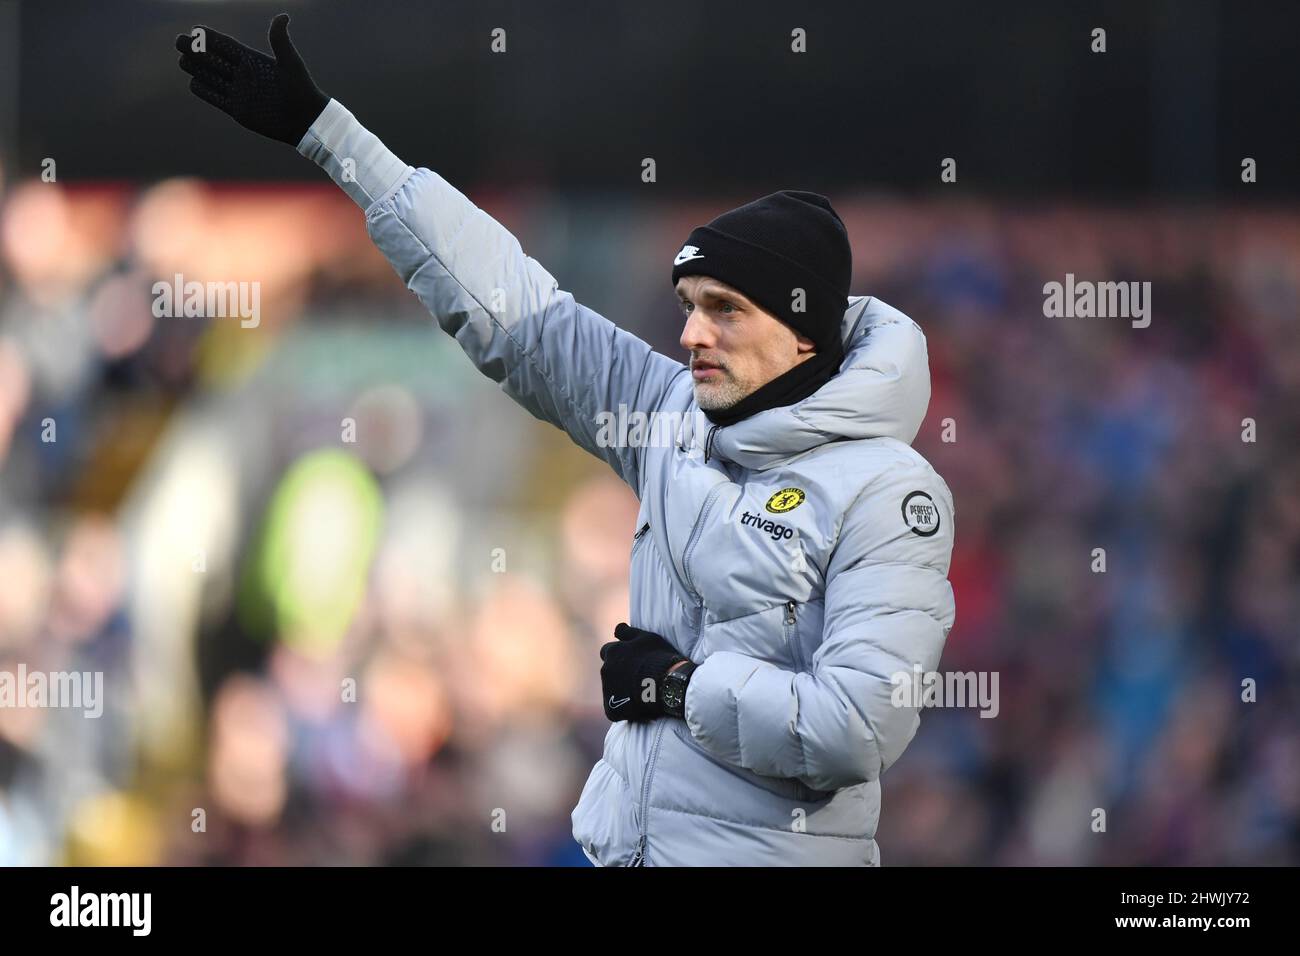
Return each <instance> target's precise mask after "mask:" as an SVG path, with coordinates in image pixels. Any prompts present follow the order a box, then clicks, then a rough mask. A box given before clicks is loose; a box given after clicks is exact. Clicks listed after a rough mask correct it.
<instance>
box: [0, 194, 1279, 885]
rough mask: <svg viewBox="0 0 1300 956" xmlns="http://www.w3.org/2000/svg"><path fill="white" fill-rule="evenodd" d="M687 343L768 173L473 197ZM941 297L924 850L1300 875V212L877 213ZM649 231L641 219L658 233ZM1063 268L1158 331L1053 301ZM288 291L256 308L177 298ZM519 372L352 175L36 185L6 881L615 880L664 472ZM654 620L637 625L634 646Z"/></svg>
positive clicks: (933, 409)
mask: <svg viewBox="0 0 1300 956" xmlns="http://www.w3.org/2000/svg"><path fill="white" fill-rule="evenodd" d="M473 198H474V199H475V201H476V202H478V204H479V205H481V206H483V207H484V208H485V209H487V210H488V211H489V212H491V213H492V214H493V215H494V216H495V217H496V218H498V219H499V220H500V221H502V222H503V223H504V224H505V225H506V226H508V227H509V228H510V229H511V230H512V231H514V232H515V234H516V235H517V236H519V237H520V239H521V241H522V242H523V244H524V247H525V249H526V250H527V251H528V252H529V254H530V255H532V256H534V257H535V258H537V259H538V260H539V261H540V262H542V264H543V265H544V266H546V267H547V268H548V269H549V270H550V271H551V272H552V274H554V275H555V276H556V277H557V278H558V279H559V281H560V284H561V286H562V287H563V288H565V289H567V290H569V291H572V292H573V293H574V294H575V296H576V297H577V298H578V299H579V300H580V301H582V302H583V303H584V304H586V305H588V306H590V307H592V308H594V309H596V311H598V312H600V313H602V314H604V315H606V316H607V317H609V318H611V319H612V320H614V321H615V322H618V323H619V324H620V325H622V326H624V327H626V328H628V329H630V330H631V331H634V332H636V333H637V334H639V335H641V336H642V337H644V338H646V339H647V340H648V341H650V342H651V343H652V344H653V345H655V346H656V347H657V348H659V349H660V350H661V351H664V352H666V353H667V354H669V355H672V356H674V357H680V349H679V348H678V346H677V336H678V334H679V332H680V313H679V312H678V310H677V309H676V307H675V303H674V301H673V296H672V292H671V284H670V278H669V273H670V269H671V266H670V265H669V261H670V258H671V254H672V251H673V250H675V249H676V248H677V247H678V246H679V245H680V242H681V240H682V238H683V237H684V236H685V235H686V234H687V232H689V229H690V228H691V226H693V225H695V224H698V223H700V222H706V221H708V220H709V219H710V218H712V217H713V216H714V215H716V214H717V213H718V212H720V211H722V210H723V209H727V208H731V207H732V206H735V205H737V204H739V203H740V202H743V201H746V200H747V199H749V198H752V197H747V196H734V197H730V196H729V197H718V198H717V200H716V201H715V202H710V203H699V202H695V203H665V204H653V205H652V204H626V205H625V204H611V203H609V202H606V201H601V200H597V199H594V198H592V199H586V200H580V199H576V198H575V199H572V200H569V199H562V198H561V197H559V196H556V195H548V194H544V193H542V194H528V195H524V196H514V195H509V196H507V195H496V194H493V193H491V192H488V193H485V194H478V193H475V194H474V195H473ZM833 199H834V201H835V202H836V206H837V209H839V211H840V212H841V214H842V215H843V217H844V219H845V221H846V223H847V225H848V227H849V233H850V238H851V239H852V241H853V246H854V252H855V276H854V284H853V288H854V292H855V293H859V294H874V295H878V296H880V297H881V298H882V299H884V300H885V301H887V302H889V303H890V304H892V305H894V306H896V307H898V308H900V309H902V310H903V311H904V312H906V313H908V314H909V315H911V316H912V317H913V318H914V319H916V321H917V322H919V323H920V324H921V326H922V328H923V329H924V330H925V331H926V333H927V336H928V339H929V348H930V362H931V373H932V377H933V383H934V392H933V399H932V402H931V406H930V412H929V416H928V417H927V419H926V422H925V424H924V426H923V428H922V431H921V434H920V436H918V438H917V440H916V446H917V448H918V450H919V451H921V452H922V454H924V455H926V456H927V457H928V458H929V459H930V460H931V462H932V463H933V464H934V466H935V467H936V469H937V470H938V471H939V472H940V473H941V474H942V475H943V476H944V477H945V479H946V480H947V482H948V484H949V486H950V487H951V488H952V490H953V493H954V497H955V500H956V505H957V515H956V526H957V534H956V548H955V551H954V555H953V565H952V573H951V579H952V582H953V586H954V589H955V592H956V598H957V624H956V627H955V628H954V630H953V631H952V634H951V636H950V638H949V641H948V645H947V648H946V651H945V654H944V658H943V661H942V665H941V666H942V668H943V669H945V670H960V671H981V670H982V671H996V672H997V673H998V674H999V677H1000V680H999V690H1000V701H999V713H998V715H997V717H996V718H993V719H982V718H981V717H980V716H979V712H978V710H976V709H973V708H972V709H964V710H958V709H952V710H943V709H933V710H929V711H927V712H926V713H925V714H924V716H923V718H922V723H921V729H920V731H919V732H918V734H917V736H916V738H915V739H914V741H913V742H912V745H911V747H910V748H909V749H908V751H907V752H906V753H905V754H904V756H903V757H902V758H901V759H900V760H899V762H898V763H897V764H896V765H895V766H894V767H893V768H891V770H890V771H889V772H888V773H886V775H885V776H884V778H883V811H882V820H881V829H880V832H879V834H878V840H879V842H880V846H881V851H882V857H883V860H884V862H885V863H887V864H980V863H991V864H1070V863H1082V864H1202V865H1204V864H1233V863H1236V864H1261V863H1262V864H1290V865H1294V864H1296V863H1297V862H1300V830H1298V825H1300V734H1298V733H1297V731H1298V730H1300V707H1298V706H1297V704H1300V700H1298V699H1297V680H1296V677H1297V670H1298V669H1300V660H1298V658H1297V640H1296V638H1297V621H1298V620H1300V441H1297V439H1298V438H1300V401H1297V398H1298V397H1300V324H1298V323H1297V317H1298V316H1300V210H1288V211H1284V212H1275V211H1268V210H1265V209H1249V208H1243V209H1232V210H1227V209H1214V208H1194V207H1186V208H1182V207H1168V206H1162V207H1152V208H1131V207H1125V208H1122V209H1121V208H1109V207H1082V206H1079V205H1069V204H1063V203H1062V204H1054V203H1044V204H1035V205H1032V206H1030V205H1024V206H1015V205H1002V204H994V203H987V202H969V203H951V202H937V201H933V200H909V201H906V202H904V201H902V200H899V199H892V198H881V197H877V196H866V195H864V196H859V197H853V196H843V197H841V196H835V197H833ZM632 223H635V228H633V229H629V228H628V226H629V224H632ZM1067 273H1072V274H1074V275H1075V276H1077V277H1079V278H1090V279H1097V280H1122V281H1150V282H1151V284H1152V315H1153V318H1152V322H1151V324H1150V326H1149V327H1147V328H1134V327H1132V325H1131V324H1130V322H1128V321H1127V320H1125V319H1122V318H1048V317H1046V316H1045V315H1044V314H1043V285H1044V283H1047V282H1051V281H1058V282H1060V281H1064V278H1065V276H1066V274H1067ZM176 274H181V275H183V276H184V278H185V279H186V280H192V279H193V280H198V281H207V280H221V281H230V280H234V281H257V282H259V283H260V289H261V317H260V322H259V323H258V324H257V326H256V327H242V326H241V324H240V322H239V321H238V320H237V319H223V318H185V317H174V318H170V317H156V316H155V315H154V314H153V309H152V308H151V303H152V299H153V293H152V291H151V290H152V287H153V283H155V282H157V281H160V280H162V281H167V282H170V281H171V279H172V277H173V276H174V275H176ZM603 469H604V466H603V465H601V464H600V463H598V462H597V461H596V460H595V459H590V458H588V457H587V456H585V455H584V454H583V453H582V452H580V451H579V450H578V449H576V448H575V447H574V446H572V445H571V444H570V443H569V442H568V440H567V439H566V438H565V437H564V436H563V435H562V434H561V433H559V432H558V431H556V430H555V429H552V428H550V427H549V426H547V425H544V424H541V423H539V422H536V421H534V420H533V419H532V418H530V417H529V416H528V415H527V414H526V413H523V412H522V411H520V410H518V409H517V408H516V407H515V406H514V405H513V404H512V403H511V402H510V401H509V400H508V399H506V398H505V397H504V395H502V394H501V392H500V391H499V390H498V389H497V387H496V386H495V385H494V384H493V383H491V382H490V381H488V380H487V379H485V378H483V377H481V376H479V375H478V373H477V372H476V371H474V370H473V368H472V367H471V366H470V364H469V362H468V361H467V360H466V359H465V358H464V357H463V356H462V355H461V354H460V352H459V350H458V348H457V347H456V345H455V343H454V342H453V341H451V340H450V339H448V338H447V337H446V336H444V335H443V334H442V333H441V332H440V331H439V330H438V328H437V327H436V325H434V324H433V322H432V321H431V320H430V319H429V317H428V316H427V315H426V314H425V313H424V311H423V309H422V308H421V307H420V305H419V303H418V302H417V301H415V299H414V298H413V297H412V296H410V294H409V293H407V292H406V290H405V289H403V287H402V283H401V282H400V281H399V280H398V279H397V278H396V276H395V275H394V274H393V272H392V270H391V268H390V267H389V265H388V264H387V262H385V261H384V259H383V257H382V256H381V255H379V253H378V252H376V251H375V250H374V249H373V248H372V247H371V245H370V243H369V241H368V239H367V237H366V234H365V228H364V220H363V217H362V216H361V214H360V212H359V211H358V210H357V209H356V208H355V207H354V206H353V205H352V204H351V203H350V202H349V201H348V200H347V199H346V198H345V197H343V196H342V195H341V194H338V193H337V192H336V191H335V190H334V188H333V187H332V186H329V185H328V184H322V185H321V186H319V188H317V187H304V186H299V185H293V186H287V185H281V184H265V185H257V186H248V185H245V186H217V185H213V184H208V183H202V182H196V181H188V180H176V181H169V182H163V183H158V184H154V185H151V186H148V187H143V188H140V187H131V186H83V185H76V186H64V185H62V184H58V183H45V182H40V181H37V180H30V181H20V182H10V183H8V184H7V186H6V188H5V189H4V191H3V192H2V193H0V671H4V670H9V671H13V670H14V669H15V668H16V667H17V666H18V665H19V664H20V663H21V664H24V665H25V666H26V667H27V668H28V669H29V670H42V671H46V672H54V671H94V672H102V673H103V674H104V682H105V693H104V698H105V700H104V713H103V715H102V716H101V717H99V718H88V717H85V716H84V715H83V714H82V713H81V712H79V711H75V710H68V709H56V708H43V709H41V708H0V864H45V863H76V864H524V865H579V864H585V860H584V859H583V857H582V855H581V852H580V851H579V850H578V847H577V846H576V844H575V843H574V842H573V840H572V838H571V836H570V833H569V826H570V824H569V813H570V811H571V810H572V808H573V806H574V804H575V803H576V801H577V797H578V794H579V793H580V791H581V787H582V784H583V782H584V781H585V779H586V775H587V773H588V771H589V770H590V768H591V765H592V764H593V763H594V762H595V760H596V759H597V757H598V756H599V754H600V750H601V744H602V741H603V738H604V734H605V731H606V730H607V728H608V723H607V722H606V721H605V719H604V717H603V713H602V709H601V706H600V700H599V696H600V691H599V675H598V669H599V659H598V648H599V646H600V645H601V644H602V643H604V642H606V641H607V640H610V639H611V637H612V632H613V628H614V626H615V624H617V623H618V622H619V621H621V620H624V619H625V618H626V614H627V568H628V556H629V552H630V547H631V536H632V533H633V530H634V528H633V524H634V520H635V515H636V502H635V500H634V498H633V495H632V493H631V492H630V491H629V489H627V488H626V487H625V486H623V485H622V484H621V483H620V482H619V481H618V480H617V479H615V478H614V477H613V475H612V474H608V473H606V471H605V470H603ZM633 623H635V622H633Z"/></svg>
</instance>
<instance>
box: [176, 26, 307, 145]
mask: <svg viewBox="0 0 1300 956" xmlns="http://www.w3.org/2000/svg"><path fill="white" fill-rule="evenodd" d="M199 29H202V30H203V31H204V33H205V34H206V36H205V37H204V47H205V49H204V52H202V53H199V52H196V51H195V50H194V44H196V43H197V42H198V40H197V38H195V37H192V36H190V35H189V34H185V33H182V34H180V35H179V36H178V37H176V49H177V50H179V51H180V53H181V57H180V60H179V61H178V62H179V63H180V67H181V69H182V70H184V71H185V72H186V73H188V74H189V75H190V76H192V77H194V79H192V80H190V92H191V93H193V94H194V95H195V96H197V97H198V98H199V99H201V100H206V101H207V102H209V103H211V104H212V105H213V106H215V107H216V108H217V109H219V110H221V111H222V112H223V113H226V114H228V115H229V116H230V117H232V118H233V119H234V120H235V122H236V123H238V124H239V125H240V126H243V127H244V128H245V129H251V130H252V131H253V132H254V133H261V134H262V135H263V136H269V137H271V139H278V140H279V141H280V142H282V143H288V144H289V145H290V146H297V145H298V143H299V142H301V141H302V137H303V134H304V133H306V132H307V130H308V129H309V128H310V127H311V124H312V123H314V122H315V121H316V117H318V116H320V114H321V111H322V110H323V109H325V106H326V105H327V104H328V103H329V101H330V98H329V97H328V96H326V95H325V94H324V93H322V92H321V91H320V89H319V88H318V87H317V86H316V84H315V83H313V82H312V79H311V74H310V73H308V72H307V65H306V64H305V63H303V62H302V57H300V56H299V55H298V51H297V50H295V49H294V48H293V43H292V42H291V41H290V40H289V14H287V13H281V14H280V15H279V16H277V17H276V18H275V19H274V20H272V21H271V30H270V32H269V33H268V34H267V36H268V38H269V39H270V41H271V49H272V50H274V51H275V59H271V58H270V57H269V56H267V55H266V54H265V53H263V52H262V51H261V50H254V49H253V48H252V47H247V46H244V44H242V43H240V42H239V41H238V40H236V39H235V38H234V37H228V36H226V35H225V34H224V33H218V32H217V31H216V30H213V29H212V28H211V27H200V28H199Z"/></svg>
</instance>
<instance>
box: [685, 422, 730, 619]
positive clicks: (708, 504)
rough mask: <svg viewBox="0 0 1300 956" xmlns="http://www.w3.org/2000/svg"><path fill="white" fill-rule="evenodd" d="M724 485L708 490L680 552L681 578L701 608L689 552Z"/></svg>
mask: <svg viewBox="0 0 1300 956" xmlns="http://www.w3.org/2000/svg"><path fill="white" fill-rule="evenodd" d="M714 427H715V428H716V427H717V426H714ZM724 484H726V482H724V481H720V482H718V483H717V484H716V485H714V486H713V487H712V488H710V489H709V495H708V497H707V498H705V499H704V507H703V508H701V509H700V516H699V517H698V518H696V519H695V527H694V528H692V529H691V536H690V538H689V539H688V540H687V542H686V547H685V548H684V549H683V550H682V577H684V578H685V579H686V586H687V587H688V588H690V591H691V593H692V594H693V595H695V598H696V600H697V602H698V603H699V604H700V605H701V606H703V603H704V602H703V601H702V600H701V599H700V592H699V591H697V590H695V582H694V581H693V580H691V569H690V560H691V552H692V551H693V550H695V545H696V543H697V542H698V541H699V539H700V532H701V531H703V530H704V523H705V521H706V520H708V517H709V512H710V511H711V510H712V509H713V501H714V499H716V498H717V497H718V492H720V491H721V490H722V486H723V485H724Z"/></svg>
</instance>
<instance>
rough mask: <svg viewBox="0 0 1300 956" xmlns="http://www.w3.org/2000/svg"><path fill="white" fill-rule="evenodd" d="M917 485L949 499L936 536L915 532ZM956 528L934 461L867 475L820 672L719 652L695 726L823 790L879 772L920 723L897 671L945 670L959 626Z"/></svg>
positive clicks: (836, 579) (731, 749)
mask: <svg viewBox="0 0 1300 956" xmlns="http://www.w3.org/2000/svg"><path fill="white" fill-rule="evenodd" d="M914 491H922V492H924V493H926V494H928V495H930V497H931V498H932V499H933V500H934V502H935V503H936V505H937V506H938V514H939V527H938V528H937V530H936V531H935V533H933V534H931V535H919V534H916V533H914V531H913V529H912V527H909V525H908V524H907V522H906V521H905V520H904V518H903V517H902V513H903V501H904V499H905V498H907V497H908V496H909V495H910V494H911V493H912V492H914ZM918 500H924V499H918ZM952 533H953V509H952V497H951V494H950V493H949V491H948V488H947V485H946V484H944V482H943V480H942V479H941V478H939V477H938V475H936V474H935V473H934V472H933V471H931V470H929V469H928V468H925V469H921V468H910V467H907V468H902V469H896V470H892V471H891V472H890V473H889V474H888V476H886V477H882V478H881V479H879V480H877V481H873V482H870V483H868V487H867V489H866V491H865V492H864V493H863V494H862V495H860V496H859V498H858V500H857V501H856V502H855V503H854V505H853V506H852V508H850V510H849V511H848V513H847V514H846V516H845V519H844V523H843V525H842V528H841V534H840V538H839V541H838V543H837V544H836V547H835V550H834V552H833V553H832V555H831V559H830V563H829V567H828V571H827V584H826V607H825V617H824V622H823V627H824V631H823V637H822V643H821V645H820V647H819V648H818V649H817V652H816V653H815V654H814V655H813V660H812V666H811V669H810V671H808V672H801V673H794V672H792V671H788V670H783V669H781V668H779V667H775V666H773V665H771V664H768V663H766V662H763V661H759V660H756V659H754V658H752V657H748V656H746V655H744V654H739V653H735V652H732V651H720V652H717V653H714V654H711V655H710V656H709V657H708V658H707V659H706V660H705V661H704V663H702V664H701V665H700V666H699V667H698V668H697V669H696V670H695V673H694V674H692V676H691V681H690V684H688V685H687V689H686V722H687V725H688V727H689V728H690V731H691V735H692V736H693V737H694V738H695V739H696V740H697V741H698V742H699V743H700V745H701V746H703V747H704V748H705V749H706V750H708V751H710V752H711V753H712V754H714V755H715V756H717V757H719V758H720V759H723V760H726V761H728V762H730V763H732V764H734V765H737V766H740V767H744V768H746V769H748V770H752V771H754V772H755V773H759V774H764V775H766V776H772V777H787V778H796V779H798V780H800V781H802V782H803V783H804V784H805V785H806V786H808V787H811V788H812V789H813V790H819V791H832V790H838V789H840V788H841V787H847V786H851V785H854V784H858V783H863V782H866V781H871V780H875V779H876V778H878V777H879V776H880V774H881V773H883V772H884V771H885V770H886V769H888V768H889V767H890V765H892V764H893V763H894V761H895V760H897V759H898V757H899V755H900V754H902V752H903V750H904V749H905V748H906V747H907V745H908V743H909V742H910V741H911V739H912V737H913V735H915V733H916V729H917V727H918V726H919V725H920V713H919V702H913V701H912V700H910V699H904V696H903V695H902V694H899V695H898V697H899V703H900V706H895V703H894V697H895V694H894V690H895V688H896V687H899V686H901V685H900V682H899V681H898V680H897V679H896V678H895V675H899V674H905V675H906V676H907V677H908V678H909V679H910V678H911V677H912V674H913V667H914V665H920V667H921V669H922V671H924V672H929V671H933V670H935V669H936V668H937V667H938V664H939V657H940V654H941V653H942V651H943V645H944V642H945V641H946V639H947V637H948V632H949V630H951V628H952V625H953V620H954V617H955V606H954V602H953V595H952V587H951V585H950V584H949V583H948V578H947V575H948V566H949V560H950V558H951V555H952V541H953V537H952ZM909 696H910V695H909Z"/></svg>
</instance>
